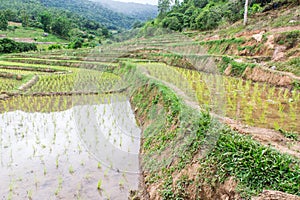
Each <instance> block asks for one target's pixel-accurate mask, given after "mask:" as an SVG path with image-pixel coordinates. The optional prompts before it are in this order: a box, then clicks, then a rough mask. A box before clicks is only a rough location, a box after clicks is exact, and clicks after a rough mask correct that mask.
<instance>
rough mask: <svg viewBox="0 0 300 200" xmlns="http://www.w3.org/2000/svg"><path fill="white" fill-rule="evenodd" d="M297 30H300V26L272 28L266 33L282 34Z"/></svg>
mask: <svg viewBox="0 0 300 200" xmlns="http://www.w3.org/2000/svg"><path fill="white" fill-rule="evenodd" d="M297 30H300V25H297V26H286V27H279V28H272V29H269V30H268V32H270V33H282V32H288V31H297Z"/></svg>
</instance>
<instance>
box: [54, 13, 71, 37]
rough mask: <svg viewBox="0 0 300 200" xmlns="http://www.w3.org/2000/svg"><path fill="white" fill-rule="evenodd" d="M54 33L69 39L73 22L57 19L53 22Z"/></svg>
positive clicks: (61, 18)
mask: <svg viewBox="0 0 300 200" xmlns="http://www.w3.org/2000/svg"><path fill="white" fill-rule="evenodd" d="M51 30H52V32H53V33H54V34H56V35H58V36H61V37H64V38H68V37H69V31H70V30H71V22H70V21H69V20H68V19H67V18H66V17H57V18H56V19H55V20H54V21H53V22H52V28H51Z"/></svg>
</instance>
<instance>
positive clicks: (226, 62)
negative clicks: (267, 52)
mask: <svg viewBox="0 0 300 200" xmlns="http://www.w3.org/2000/svg"><path fill="white" fill-rule="evenodd" d="M219 66H220V69H221V72H224V71H225V69H226V68H227V67H228V66H231V73H230V74H231V75H233V76H238V77H240V76H242V74H243V72H244V71H245V69H246V68H247V67H251V68H254V67H255V66H256V65H255V64H252V63H244V62H236V61H234V59H233V58H230V57H227V56H223V57H222V61H221V62H220V63H219Z"/></svg>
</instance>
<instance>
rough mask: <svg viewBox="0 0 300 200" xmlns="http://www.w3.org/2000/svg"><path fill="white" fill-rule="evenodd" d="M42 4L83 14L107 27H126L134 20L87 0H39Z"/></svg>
mask: <svg viewBox="0 0 300 200" xmlns="http://www.w3.org/2000/svg"><path fill="white" fill-rule="evenodd" d="M39 1H40V2H41V3H42V4H43V5H44V6H47V7H52V8H59V9H64V10H69V11H71V12H74V13H77V14H79V15H82V16H85V17H87V18H88V19H90V20H94V21H96V22H99V23H101V24H103V25H105V26H106V27H107V28H109V29H119V28H125V29H128V28H130V27H131V26H132V24H133V23H134V22H135V21H136V19H134V18H133V17H129V16H126V15H123V14H120V13H117V12H114V11H112V10H110V9H108V8H105V7H104V6H102V5H101V4H99V3H95V2H91V1H87V0H39Z"/></svg>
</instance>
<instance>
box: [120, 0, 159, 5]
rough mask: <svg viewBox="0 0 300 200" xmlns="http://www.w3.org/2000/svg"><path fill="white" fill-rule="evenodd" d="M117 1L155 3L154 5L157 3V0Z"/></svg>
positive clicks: (124, 0)
mask: <svg viewBox="0 0 300 200" xmlns="http://www.w3.org/2000/svg"><path fill="white" fill-rule="evenodd" d="M116 1H123V2H135V3H143V4H153V5H157V0H116Z"/></svg>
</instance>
